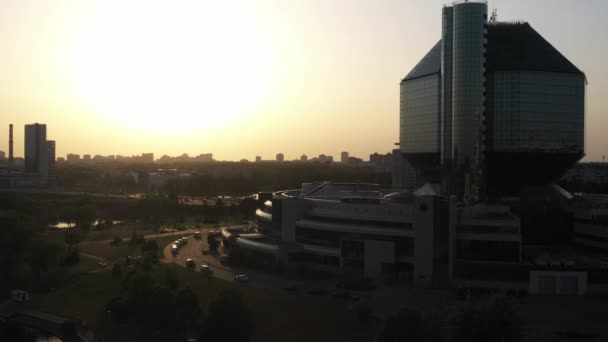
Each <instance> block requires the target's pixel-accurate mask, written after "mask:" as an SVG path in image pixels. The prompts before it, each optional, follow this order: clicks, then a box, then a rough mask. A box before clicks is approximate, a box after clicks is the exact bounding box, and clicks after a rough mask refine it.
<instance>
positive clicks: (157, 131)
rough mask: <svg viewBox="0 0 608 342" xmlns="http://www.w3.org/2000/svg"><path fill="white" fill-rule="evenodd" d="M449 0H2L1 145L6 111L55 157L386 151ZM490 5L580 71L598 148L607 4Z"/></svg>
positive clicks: (593, 157)
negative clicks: (174, 0) (407, 81)
mask: <svg viewBox="0 0 608 342" xmlns="http://www.w3.org/2000/svg"><path fill="white" fill-rule="evenodd" d="M445 3H447V1H428V0H410V1H396V0H389V1H383V2H376V1H371V0H360V1H355V2H354V3H353V2H350V1H341V0H336V1H321V0H306V1H304V0H301V1H300V0H294V1H289V2H285V1H278V0H255V1H226V2H221V3H199V2H188V3H186V2H183V3H179V4H171V5H170V6H168V5H163V4H162V3H156V2H144V1H129V2H126V3H125V2H117V1H103V2H102V1H71V0H57V1H53V2H45V1H40V0H5V1H2V2H1V3H0V9H1V11H0V53H2V55H3V61H2V63H0V73H2V74H3V75H4V82H2V84H1V85H0V112H2V113H3V114H2V116H0V150H2V151H6V152H7V155H8V136H7V135H8V130H7V129H6V128H5V127H8V124H9V123H13V124H14V125H15V127H23V125H25V124H29V123H32V122H37V121H42V122H45V123H46V124H47V125H48V127H49V132H48V134H49V135H51V136H53V138H54V139H55V140H56V141H57V151H56V152H57V155H58V156H65V155H67V154H68V153H78V154H81V155H82V154H92V155H95V154H100V155H118V154H121V155H133V154H139V153H142V151H152V152H154V153H155V155H157V156H161V155H163V154H167V155H178V154H181V153H188V154H189V155H198V154H199V153H201V152H200V151H213V153H214V156H215V159H217V160H232V161H238V160H240V159H242V158H246V159H249V160H252V159H254V157H255V156H256V155H259V156H261V157H262V159H274V157H275V155H276V153H278V152H279V151H280V152H282V153H283V154H284V155H285V159H286V160H293V159H298V158H299V156H300V155H301V154H302V153H306V154H307V155H309V156H317V155H319V154H328V155H332V156H334V158H339V156H340V153H341V152H342V151H349V152H350V154H352V155H355V156H367V155H369V154H371V153H373V152H376V151H379V152H384V151H386V152H388V151H391V150H392V149H393V148H394V145H393V144H394V143H395V142H396V141H398V140H399V119H398V118H399V82H400V80H401V78H402V77H403V71H404V70H411V68H412V67H413V66H414V65H415V64H416V63H417V61H419V60H420V59H421V58H422V57H423V56H424V54H425V53H426V52H427V51H428V50H429V49H430V48H431V47H432V45H433V42H436V41H437V40H439V38H440V36H441V25H440V15H439V14H438V13H437V10H436V9H437V7H438V6H441V5H443V4H445ZM488 6H489V7H491V8H492V7H497V8H498V18H499V20H520V19H521V20H524V21H528V22H530V23H531V24H532V26H533V27H534V29H536V30H537V31H538V32H539V33H540V34H541V35H542V36H543V37H546V38H547V40H548V41H550V42H551V43H552V44H553V45H554V46H555V47H556V48H557V49H558V50H559V51H560V52H562V53H563V54H564V55H565V56H567V57H568V58H569V59H571V60H573V61H576V65H577V66H578V67H579V68H580V69H581V70H582V71H584V72H585V74H586V76H587V79H588V80H589V86H588V87H587V95H586V105H587V111H586V112H587V120H586V123H587V124H586V127H585V130H586V133H587V134H586V157H585V158H584V159H583V161H601V160H602V157H603V156H604V155H605V154H606V151H607V150H608V139H607V138H606V137H605V136H604V135H605V134H604V132H605V131H607V130H608V118H607V117H605V113H606V111H607V108H608V106H607V105H606V104H605V103H604V102H603V99H604V98H605V96H604V94H605V93H606V92H607V90H608V67H607V66H606V65H605V63H603V61H604V60H606V59H607V58H608V48H606V46H605V44H601V43H600V44H598V38H597V37H598V36H601V33H603V32H608V22H606V21H605V20H604V19H603V14H604V13H606V12H607V11H608V3H606V2H605V1H600V0H589V1H584V2H580V1H578V2H577V1H567V0H557V1H548V0H547V1H540V0H539V1H534V2H530V1H524V0H509V1H507V0H494V1H490V2H488ZM118 9H120V10H118ZM142 9H144V10H142ZM110 22H111V23H112V25H108V23H110ZM135 22H136V23H137V25H133V24H134V23H135ZM159 23H164V24H163V25H159ZM133 41H137V42H138V44H131V43H132V42H133ZM192 42H203V43H202V44H192ZM227 42H228V43H227ZM243 51H247V53H245V54H243V53H242V52H243ZM150 70H154V71H155V72H150ZM203 75H204V76H205V77H203ZM21 139H22V137H20V132H19V131H16V132H15V151H14V152H15V156H22V155H23V142H22V140H21Z"/></svg>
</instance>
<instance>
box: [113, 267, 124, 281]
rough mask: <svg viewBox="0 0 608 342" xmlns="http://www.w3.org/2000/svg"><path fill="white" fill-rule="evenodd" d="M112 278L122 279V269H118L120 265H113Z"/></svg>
mask: <svg viewBox="0 0 608 342" xmlns="http://www.w3.org/2000/svg"><path fill="white" fill-rule="evenodd" d="M112 278H114V279H120V278H122V268H121V267H120V264H114V266H112Z"/></svg>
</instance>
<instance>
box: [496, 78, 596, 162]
mask: <svg viewBox="0 0 608 342" xmlns="http://www.w3.org/2000/svg"><path fill="white" fill-rule="evenodd" d="M493 88H494V89H493V101H492V102H493V104H492V108H488V110H491V111H492V116H493V120H492V126H493V127H491V130H492V131H493V134H492V141H491V145H490V146H489V148H490V149H491V150H493V151H497V152H515V151H551V152H580V153H583V152H584V121H585V120H584V119H585V79H584V76H583V75H582V74H568V73H559V72H541V71H527V70H511V71H496V72H495V73H494V75H493Z"/></svg>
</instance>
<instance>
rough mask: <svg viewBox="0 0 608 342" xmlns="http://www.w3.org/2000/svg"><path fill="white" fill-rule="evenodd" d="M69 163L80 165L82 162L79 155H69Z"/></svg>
mask: <svg viewBox="0 0 608 342" xmlns="http://www.w3.org/2000/svg"><path fill="white" fill-rule="evenodd" d="M66 159H67V161H68V163H78V162H80V155H79V154H74V153H69V154H68V155H67V157H66Z"/></svg>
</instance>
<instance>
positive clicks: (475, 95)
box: [452, 2, 487, 165]
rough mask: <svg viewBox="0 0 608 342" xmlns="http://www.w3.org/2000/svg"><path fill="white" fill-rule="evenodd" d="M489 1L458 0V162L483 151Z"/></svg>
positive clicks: (455, 129)
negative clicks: (486, 34)
mask: <svg viewBox="0 0 608 342" xmlns="http://www.w3.org/2000/svg"><path fill="white" fill-rule="evenodd" d="M486 18H487V5H486V4H485V3H469V2H464V3H458V4H455V5H454V15H453V21H454V23H453V51H452V53H453V65H452V67H453V74H452V96H453V97H452V98H453V105H452V113H453V114H452V115H453V117H452V125H453V126H452V127H453V128H452V150H453V158H454V161H455V162H456V163H457V164H461V165H462V164H466V163H473V164H475V163H476V162H477V161H478V157H479V155H480V148H481V146H480V143H481V131H482V126H481V125H482V123H483V114H484V62H485V61H484V58H485V57H484V52H485V32H486V31H485V30H486V28H485V23H486Z"/></svg>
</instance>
